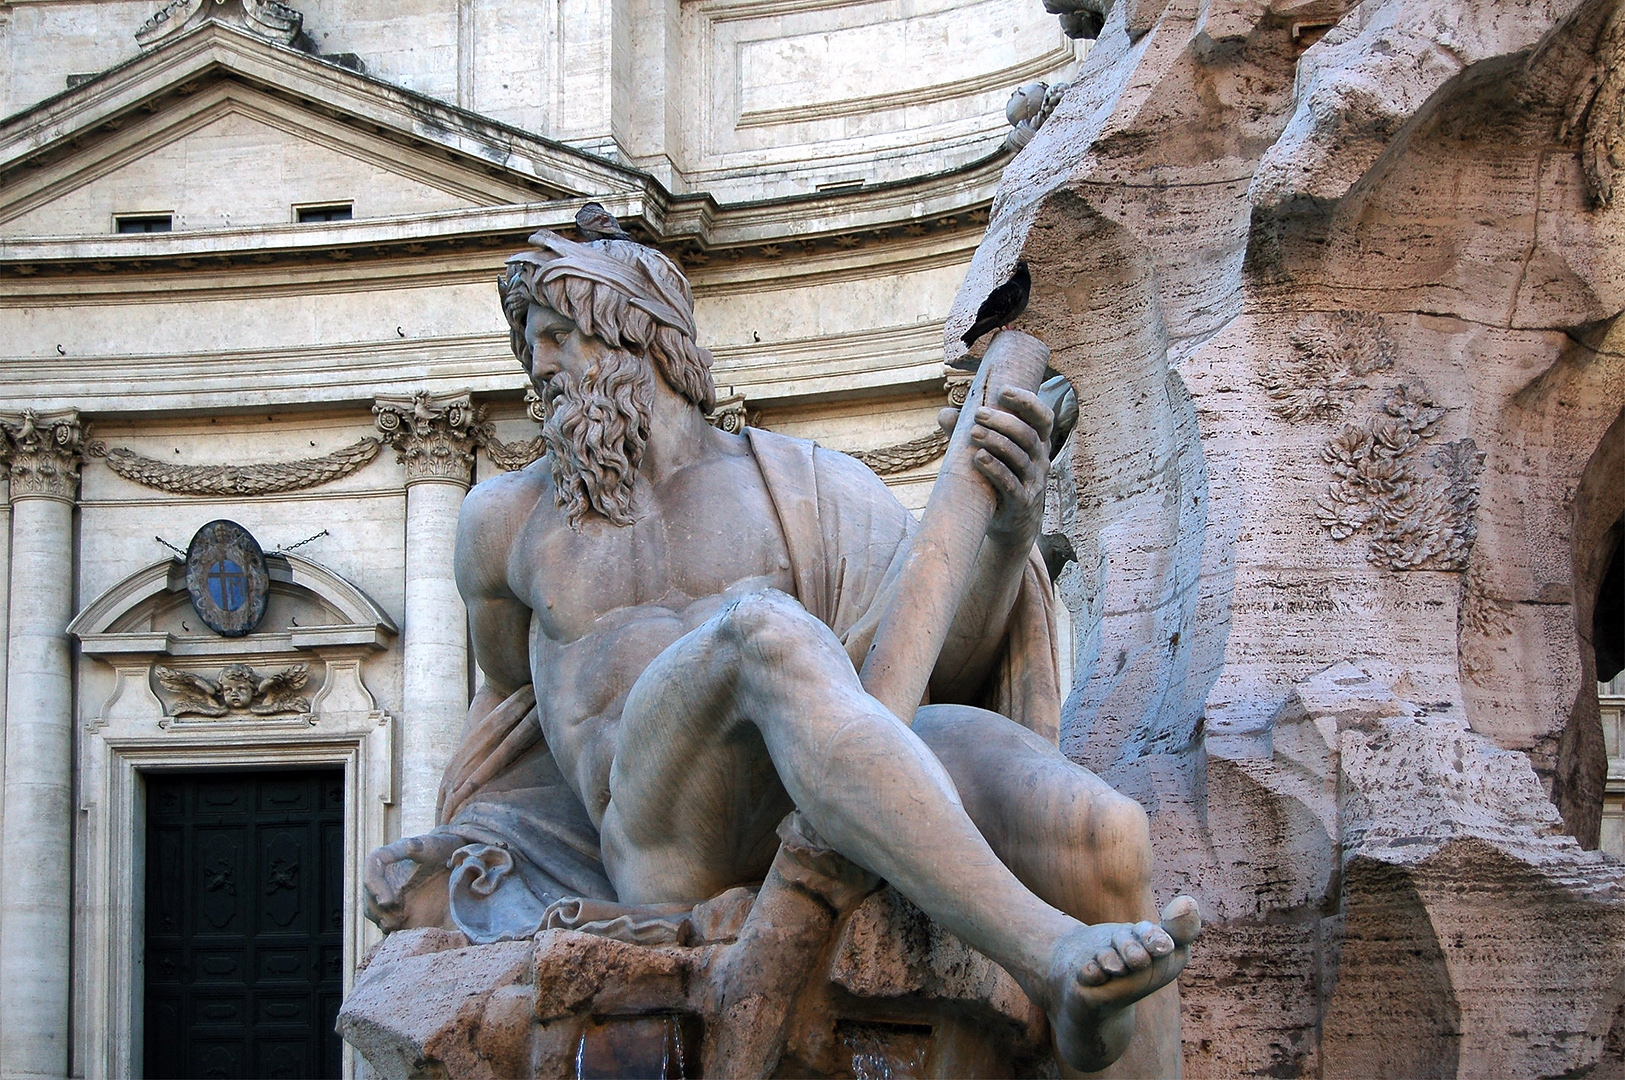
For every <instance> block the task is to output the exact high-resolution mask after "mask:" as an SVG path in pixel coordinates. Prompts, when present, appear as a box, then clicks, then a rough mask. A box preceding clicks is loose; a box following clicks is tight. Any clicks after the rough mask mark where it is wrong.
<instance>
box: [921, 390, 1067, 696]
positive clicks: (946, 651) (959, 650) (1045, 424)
mask: <svg viewBox="0 0 1625 1080" xmlns="http://www.w3.org/2000/svg"><path fill="white" fill-rule="evenodd" d="M957 419H958V410H957V409H944V410H943V415H942V417H941V420H942V422H943V423H944V425H945V426H948V427H950V429H951V426H952V425H953V423H954V422H955V421H956V420H957ZM977 419H978V423H977V426H976V430H975V432H974V433H973V436H972V438H973V441H974V444H975V445H976V446H977V447H978V450H977V453H976V456H975V463H976V469H977V471H978V472H980V473H981V474H982V476H983V477H985V478H986V479H987V481H988V482H989V483H990V484H991V485H992V486H993V489H994V491H995V493H996V494H997V495H998V500H999V503H998V509H997V510H996V511H995V513H994V515H993V520H992V522H991V523H990V524H989V526H988V530H987V538H986V540H985V541H984V542H983V543H982V547H981V550H980V552H979V553H978V555H977V557H976V565H975V570H974V572H973V577H972V580H971V584H970V587H969V588H968V589H967V590H966V591H965V597H964V599H963V600H962V601H961V602H960V605H959V611H958V613H957V614H956V615H955V617H954V622H953V625H952V628H951V629H950V630H949V632H948V637H947V639H946V640H945V641H944V642H943V648H942V655H941V658H940V659H939V660H938V662H937V667H936V672H935V674H934V675H933V676H932V679H931V696H932V699H933V700H936V701H963V700H966V695H967V694H972V693H974V691H975V690H976V688H978V687H980V686H981V685H982V684H983V683H984V682H985V681H986V680H987V676H988V672H989V671H990V670H991V668H992V665H993V663H994V661H995V660H996V659H997V658H998V656H999V654H1000V651H1001V649H1002V647H1003V642H1004V636H1005V625H1006V623H1007V622H1008V621H1009V619H1010V612H1011V611H1012V610H1013V609H1014V607H1015V603H1016V596H1017V594H1018V593H1019V592H1020V590H1021V578H1022V573H1023V571H1024V570H1025V568H1026V566H1027V559H1028V556H1029V555H1030V554H1031V553H1032V550H1033V544H1034V543H1036V542H1037V540H1038V533H1039V529H1040V527H1041V526H1042V524H1043V520H1044V481H1045V478H1046V476H1047V474H1048V472H1049V455H1050V446H1049V440H1050V431H1051V427H1052V425H1053V423H1054V413H1053V412H1052V411H1051V409H1050V407H1049V406H1048V405H1046V404H1044V402H1043V401H1041V400H1040V399H1039V397H1038V395H1036V394H1034V393H1032V392H1030V391H1027V390H1023V389H1011V390H1007V391H1005V393H1004V395H1003V396H1002V397H1001V398H1000V400H999V402H998V407H997V408H985V409H983V410H981V412H979V413H978V417H977Z"/></svg>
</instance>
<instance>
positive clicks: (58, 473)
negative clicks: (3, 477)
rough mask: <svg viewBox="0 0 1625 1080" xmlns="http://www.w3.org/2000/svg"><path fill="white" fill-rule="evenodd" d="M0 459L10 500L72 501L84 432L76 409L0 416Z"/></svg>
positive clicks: (25, 411) (2, 414)
mask: <svg viewBox="0 0 1625 1080" xmlns="http://www.w3.org/2000/svg"><path fill="white" fill-rule="evenodd" d="M0 434H3V435H4V442H3V444H0V460H3V461H4V463H5V466H6V469H7V472H8V473H9V474H10V477H11V497H12V499H19V498H26V497H29V496H42V497H45V498H51V499H62V500H64V501H66V502H72V501H73V499H74V496H75V495H76V494H77V493H78V491H79V466H80V464H81V463H82V462H83V458H84V449H85V429H84V425H83V424H81V423H80V422H79V410H78V409H57V410H53V411H49V412H41V411H36V410H34V409H25V410H24V411H22V412H20V413H0Z"/></svg>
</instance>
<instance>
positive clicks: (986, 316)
mask: <svg viewBox="0 0 1625 1080" xmlns="http://www.w3.org/2000/svg"><path fill="white" fill-rule="evenodd" d="M1032 286H1033V282H1032V278H1030V277H1028V276H1027V260H1026V259H1022V260H1021V261H1019V262H1017V263H1016V269H1015V272H1014V273H1012V274H1011V275H1010V280H1009V281H1006V282H1005V283H1004V284H1003V285H1000V286H999V287H998V288H997V289H994V290H993V291H992V292H990V293H988V294H987V299H986V300H983V301H982V306H981V307H979V308H977V309H976V321H975V322H973V323H971V325H970V329H969V330H966V331H965V336H964V337H962V338H960V339H959V340H960V341H963V342H964V343H965V346H966V348H969V347H970V346H971V345H973V344H975V343H976V339H977V338H979V337H981V336H982V335H983V334H985V333H987V332H988V331H989V330H997V329H998V328H999V327H1001V326H1008V325H1009V324H1010V323H1012V322H1014V321H1015V320H1016V318H1017V317H1018V316H1019V315H1020V314H1021V313H1022V312H1023V311H1026V310H1027V297H1028V295H1029V294H1030V293H1031V292H1032Z"/></svg>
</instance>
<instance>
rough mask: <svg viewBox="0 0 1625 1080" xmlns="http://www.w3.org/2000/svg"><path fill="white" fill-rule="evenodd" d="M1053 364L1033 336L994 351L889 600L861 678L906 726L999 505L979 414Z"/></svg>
mask: <svg viewBox="0 0 1625 1080" xmlns="http://www.w3.org/2000/svg"><path fill="white" fill-rule="evenodd" d="M1048 364H1049V348H1048V347H1047V346H1045V345H1044V343H1043V342H1041V341H1039V340H1038V339H1037V338H1035V337H1033V336H1031V335H1030V334H1023V333H1021V332H1019V331H1015V330H1005V331H1002V332H1000V333H999V334H998V336H997V337H995V338H994V339H993V341H992V343H991V344H990V345H989V346H988V349H987V353H986V354H985V355H984V356H983V357H982V362H981V366H980V367H979V368H978V369H977V372H976V378H975V379H974V380H973V381H972V382H971V386H970V391H969V392H968V393H967V394H966V396H965V405H964V407H963V408H962V409H960V411H959V421H958V423H956V424H955V425H954V431H953V435H951V436H950V437H949V439H948V449H947V452H946V453H945V454H944V456H943V461H942V469H941V471H940V472H938V473H937V482H936V484H935V486H933V487H932V488H931V499H930V501H929V502H927V503H926V507H925V514H924V515H923V516H922V517H921V519H920V529H919V531H918V532H917V533H915V534H914V540H913V542H912V543H911V544H910V545H909V549H908V553H907V554H906V555H904V556H903V565H902V568H901V569H900V570H899V572H898V575H897V578H896V580H895V581H894V582H893V583H892V586H891V591H890V593H889V594H888V595H887V596H886V597H885V599H884V601H883V603H884V605H885V606H884V607H883V608H882V611H881V616H880V622H879V624H878V625H877V626H876V628H875V637H874V643H873V644H872V645H870V647H869V655H868V656H866V657H865V658H864V661H863V670H862V672H860V673H859V678H860V679H861V680H862V682H863V688H864V689H865V690H867V691H868V692H869V693H870V694H872V695H873V696H874V697H876V698H878V699H879V700H880V703H881V704H883V705H885V706H886V707H887V708H888V709H890V710H891V711H892V712H893V713H895V714H897V716H898V718H899V719H901V720H902V721H903V723H905V724H908V723H912V722H913V719H914V711H915V710H916V709H917V708H919V704H920V699H921V698H922V697H923V696H924V695H925V689H926V686H927V684H928V683H929V682H930V681H931V672H932V670H933V669H934V668H935V667H936V666H937V658H938V657H939V656H941V654H942V646H943V643H944V642H945V641H946V640H947V637H948V631H949V629H950V628H951V627H952V626H953V622H954V617H955V616H956V615H957V614H958V613H959V605H960V602H961V601H962V600H963V599H964V597H965V590H966V589H967V588H969V587H970V582H971V577H972V573H973V569H974V567H975V565H976V555H977V553H978V552H979V551H980V550H981V547H982V539H983V537H985V536H986V535H987V527H988V523H989V522H990V521H991V520H992V518H993V512H994V510H995V509H996V508H997V506H998V496H997V494H996V493H995V492H994V490H993V485H992V483H990V482H989V481H988V480H987V478H986V477H984V476H982V475H981V473H980V472H978V471H977V469H976V465H975V461H974V458H975V455H976V451H977V447H976V445H975V444H974V443H973V442H972V441H971V429H972V428H974V427H975V426H976V411H977V409H978V408H980V407H982V406H990V407H991V406H993V405H995V404H996V403H997V402H998V400H999V395H1000V393H1002V392H1003V391H1004V390H1005V389H1006V388H1007V387H1020V388H1022V389H1025V390H1029V391H1035V392H1036V391H1037V390H1038V387H1039V385H1040V384H1041V383H1042V382H1043V381H1044V373H1045V370H1046V368H1047V367H1048Z"/></svg>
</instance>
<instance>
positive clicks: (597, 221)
mask: <svg viewBox="0 0 1625 1080" xmlns="http://www.w3.org/2000/svg"><path fill="white" fill-rule="evenodd" d="M576 228H577V229H578V230H579V231H580V233H581V235H582V237H583V238H585V239H586V240H588V241H592V240H630V239H632V237H631V236H629V235H627V232H626V230H625V229H623V228H621V223H620V222H619V221H616V220H615V215H614V214H612V213H610V212H609V211H608V210H605V209H604V208H603V206H601V205H600V204H598V203H595V202H590V203H588V204H587V205H585V206H583V207H582V208H581V209H580V210H577V211H576Z"/></svg>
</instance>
